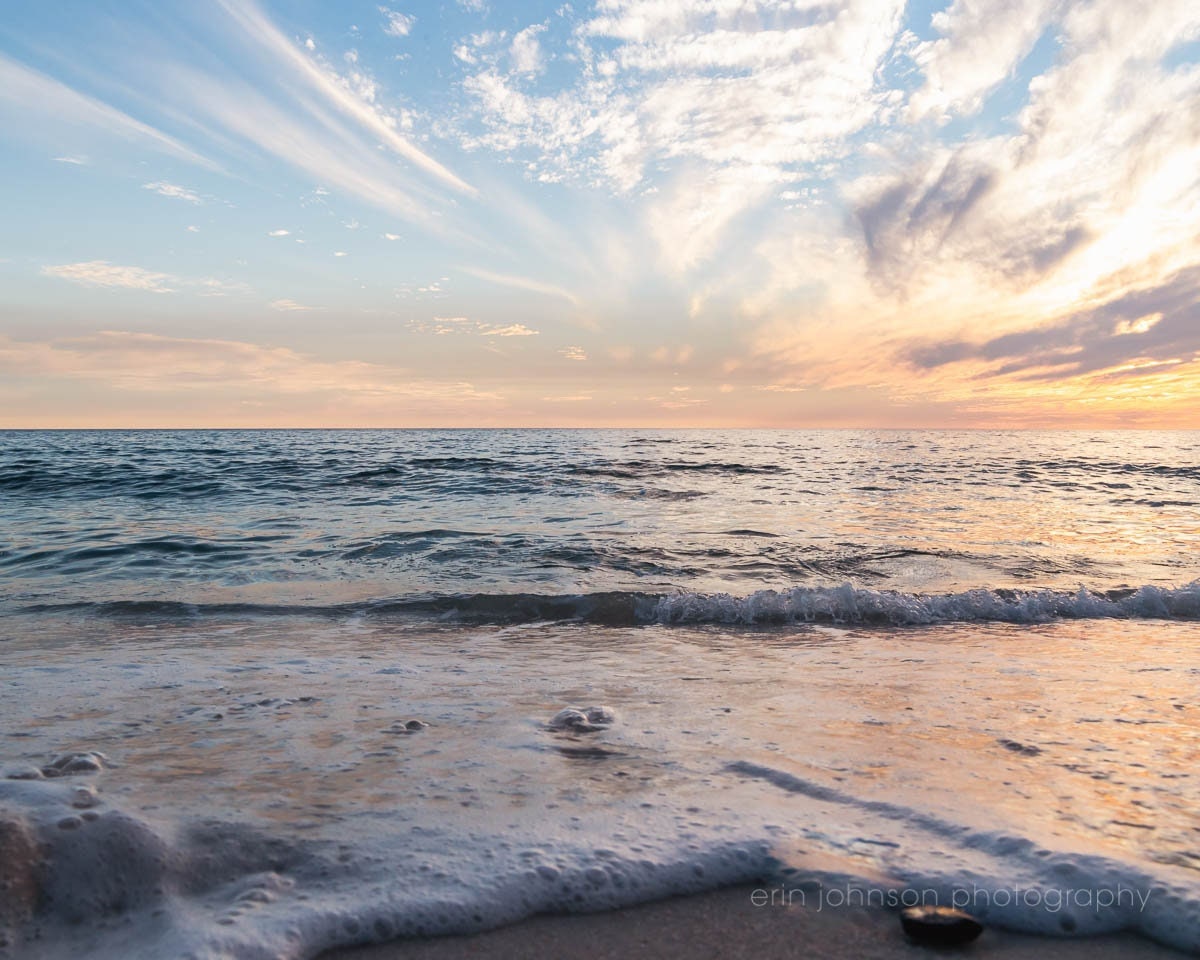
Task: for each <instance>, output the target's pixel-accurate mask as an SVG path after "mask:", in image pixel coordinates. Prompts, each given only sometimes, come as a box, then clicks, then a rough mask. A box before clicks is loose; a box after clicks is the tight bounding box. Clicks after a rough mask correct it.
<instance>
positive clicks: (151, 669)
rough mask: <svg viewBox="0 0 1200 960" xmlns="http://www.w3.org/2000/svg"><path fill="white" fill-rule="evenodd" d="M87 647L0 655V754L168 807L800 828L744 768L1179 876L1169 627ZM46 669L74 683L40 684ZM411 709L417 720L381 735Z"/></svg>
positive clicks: (1188, 787) (1176, 728) (409, 632)
mask: <svg viewBox="0 0 1200 960" xmlns="http://www.w3.org/2000/svg"><path fill="white" fill-rule="evenodd" d="M118 634H120V630H119V628H118ZM96 641H97V638H96V637H95V636H94V635H91V636H89V637H88V638H87V643H86V644H76V645H72V644H70V643H64V645H62V646H60V647H58V648H56V650H55V651H54V653H53V654H51V653H48V652H47V650H46V649H44V648H41V649H33V648H25V649H22V648H21V647H20V646H10V647H9V648H8V649H6V650H5V651H4V652H3V657H4V664H3V665H4V677H5V681H4V684H5V694H6V697H7V703H8V704H9V706H8V724H7V727H6V729H7V731H8V733H9V736H8V737H7V738H6V739H5V740H4V741H3V745H4V749H5V754H4V758H5V760H6V761H12V762H16V763H35V764H37V763H44V762H48V760H49V759H50V758H51V757H52V756H53V755H54V754H55V753H58V752H63V751H67V750H74V749H78V750H82V749H90V750H101V751H103V752H105V753H107V754H108V755H109V756H110V757H111V759H112V763H113V767H112V769H110V770H108V771H106V772H104V773H103V774H102V775H101V776H100V778H99V781H100V783H101V785H102V789H103V791H104V793H105V794H106V795H108V796H109V797H111V798H113V799H116V798H121V799H122V800H123V801H125V802H128V803H131V804H133V805H134V806H135V807H138V808H140V809H141V810H143V811H150V812H153V811H155V810H158V811H161V812H162V813H163V815H170V816H171V817H172V818H174V817H176V816H180V815H186V814H188V813H190V814H193V815H196V816H228V817H236V818H250V819H260V820H263V821H266V822H271V823H275V824H278V825H283V826H290V827H292V828H306V829H317V828H323V827H324V826H328V825H331V824H337V823H343V824H347V823H350V824H352V823H353V822H354V821H355V820H356V818H359V817H363V816H367V817H386V818H389V819H391V820H394V821H396V822H397V823H404V822H408V821H412V822H414V823H416V822H428V821H429V820H431V819H432V820H435V821H441V820H446V819H453V818H460V819H462V820H463V821H464V822H466V821H467V820H470V818H473V817H474V818H483V819H485V820H487V821H489V822H497V823H500V824H503V823H505V822H507V819H508V818H511V817H518V816H531V817H534V818H540V817H545V818H551V819H555V820H562V819H564V818H569V816H570V815H571V813H572V811H576V810H597V809H602V808H604V807H605V806H606V805H610V804H614V803H628V804H645V805H647V806H648V808H654V807H658V806H661V805H664V804H668V803H671V802H677V803H678V802H683V803H687V802H689V801H688V800H687V798H689V797H690V798H692V799H693V801H694V802H695V803H697V804H702V805H705V806H706V807H708V808H712V807H713V806H714V805H715V806H718V807H719V806H720V805H721V804H725V805H726V806H727V807H728V808H729V809H730V810H734V811H736V810H737V809H739V807H738V804H745V803H749V802H751V801H752V802H753V803H754V804H755V805H756V809H757V810H758V813H759V814H760V815H764V816H765V815H767V813H769V812H771V811H772V810H773V811H774V812H775V813H777V814H778V816H779V817H780V819H781V820H786V819H788V818H789V817H793V816H795V815H797V811H798V810H800V809H801V808H802V807H803V806H804V801H803V798H797V797H795V796H793V795H789V794H787V793H784V792H782V791H777V790H775V789H774V788H771V787H769V786H764V785H762V784H753V785H751V784H748V783H747V782H746V780H745V778H744V777H739V776H737V775H734V774H731V773H730V772H729V770H728V769H727V768H728V765H729V764H731V763H735V762H737V761H750V762H753V763H756V764H761V765H765V766H769V767H771V768H773V769H776V770H780V771H784V772H786V773H790V774H793V775H795V776H797V777H800V778H802V779H804V780H806V781H810V782H813V783H816V784H820V785H823V786H826V787H830V788H833V789H836V790H838V791H841V792H842V793H843V794H845V795H847V796H849V797H852V798H858V799H859V800H878V801H885V802H887V803H889V804H894V805H898V806H902V807H907V808H911V809H913V810H919V811H924V812H928V813H931V814H934V815H936V816H939V817H942V818H944V819H945V820H947V821H948V822H952V823H960V824H963V825H964V826H972V827H976V828H980V829H993V830H994V829H1000V830H1004V831H1009V832H1012V833H1014V834H1017V835H1021V836H1026V837H1028V838H1030V839H1033V840H1034V841H1035V842H1037V843H1042V844H1045V845H1047V846H1051V847H1053V848H1055V849H1079V850H1098V849H1107V850H1110V851H1116V852H1124V853H1125V854H1127V855H1134V856H1138V857H1146V858H1149V859H1156V860H1165V861H1168V862H1172V863H1176V864H1179V865H1181V866H1186V867H1189V868H1193V869H1195V868H1197V867H1200V852H1198V849H1200V848H1198V845H1197V843H1196V840H1195V837H1196V833H1195V831H1196V814H1195V803H1194V801H1195V796H1196V784H1195V780H1194V778H1195V776H1196V775H1197V774H1196V771H1197V768H1198V765H1197V761H1198V760H1200V716H1198V708H1197V706H1196V703H1195V691H1196V689H1197V687H1196V681H1197V677H1198V675H1200V672H1198V668H1196V667H1192V666H1189V664H1196V663H1200V656H1197V654H1200V636H1198V635H1197V632H1196V630H1195V627H1194V625H1191V624H1182V623H1171V622H1136V621H1103V620H1093V621H1080V622H1060V623H1053V624H1045V625H1039V626H1029V625H1024V626H1008V625H997V624H992V625H962V624H959V625H953V626H944V627H937V628H922V629H833V628H831V629H794V628H789V629H774V630H734V629H727V628H715V627H707V628H700V629H688V628H680V627H671V628H665V627H648V628H641V629H602V628H596V627H583V626H570V625H562V624H558V625H530V626H524V627H509V628H497V627H484V628H477V629H464V628H462V627H454V628H450V627H445V628H438V627H421V628H417V627H403V626H401V625H399V624H374V625H371V624H346V623H342V624H311V623H308V624H303V625H301V624H287V625H280V624H279V623H268V622H263V621H258V622H252V623H230V624H227V625H226V626H225V627H223V628H222V629H220V630H214V629H211V628H206V629H205V631H204V632H203V633H202V634H201V633H197V632H196V630H195V628H194V627H190V628H169V629H162V630H158V631H156V632H155V635H154V639H153V642H152V643H148V644H145V643H142V642H139V640H138V638H137V637H135V636H120V635H114V636H113V637H110V638H107V640H105V641H103V642H96ZM109 641H111V642H109ZM53 659H59V660H60V661H61V663H62V664H63V665H69V666H70V670H69V671H68V672H63V673H54V672H46V667H47V666H48V660H53ZM590 703H607V704H609V705H611V706H613V707H614V708H615V709H616V710H617V712H618V722H617V723H616V724H614V725H613V726H612V727H611V728H610V729H608V730H602V731H599V732H596V733H593V734H562V733H555V732H552V731H550V730H548V729H547V726H546V722H547V721H548V719H549V718H550V717H551V716H553V714H554V713H555V712H557V711H558V710H559V709H560V708H561V707H563V706H566V705H568V704H571V705H586V704H590ZM412 718H417V719H420V720H422V721H425V722H427V723H428V724H429V726H428V727H427V728H425V729H421V730H419V731H417V732H414V733H405V732H400V730H402V729H403V723H404V721H406V720H408V719H412ZM681 798H682V799H681ZM855 810H856V808H855V806H854V804H853V803H849V802H848V803H846V804H845V805H844V807H843V808H836V809H833V810H832V811H830V810H825V811H824V812H823V813H822V814H821V815H822V816H825V817H831V818H834V819H836V818H838V817H843V816H844V817H846V818H849V819H850V820H853V817H854V815H855ZM764 811H766V813H764Z"/></svg>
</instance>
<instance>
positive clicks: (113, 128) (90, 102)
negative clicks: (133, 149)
mask: <svg viewBox="0 0 1200 960" xmlns="http://www.w3.org/2000/svg"><path fill="white" fill-rule="evenodd" d="M0 106H3V107H4V108H5V109H7V110H8V111H11V112H13V113H22V114H26V115H27V116H28V117H29V118H30V119H31V120H32V121H33V122H34V123H35V124H36V127H38V128H42V127H46V126H47V125H48V124H49V123H50V122H53V121H65V122H67V123H71V124H78V125H81V126H84V127H87V128H90V129H91V130H92V131H93V132H98V133H101V134H103V135H105V136H109V137H118V138H120V139H123V140H127V141H130V142H133V143H137V144H140V145H142V146H148V147H152V148H153V149H155V150H157V151H159V152H161V153H167V154H170V155H171V156H174V157H176V158H178V159H181V160H187V161H188V162H190V163H194V164H197V165H199V166H202V167H207V168H209V169H219V168H218V167H217V165H216V164H214V163H213V162H212V161H211V160H208V159H207V158H205V157H202V156H201V155H200V154H198V153H196V152H195V151H194V150H192V149H190V148H189V147H186V146H184V145H183V144H182V143H180V142H179V141H178V140H176V139H175V138H174V137H170V136H168V135H167V134H165V133H163V132H162V131H160V130H156V129H155V128H154V127H151V126H149V125H148V124H145V123H142V122H141V121H140V120H135V119H134V118H133V117H131V116H129V115H128V114H126V113H122V112H121V111H120V110H117V109H115V108H114V107H110V106H109V105H108V104H106V103H103V102H101V101H100V100H97V99H95V98H94V97H89V96H86V95H85V94H82V93H78V92H76V91H75V90H72V89H71V88H70V87H68V86H67V85H66V84H63V83H60V82H59V81H57V80H54V79H52V78H50V77H47V76H46V75H45V74H42V73H39V72H38V71H36V70H33V69H31V68H29V67H26V66H24V65H23V64H20V63H17V62H16V61H15V60H10V59H8V58H7V57H5V56H4V55H3V54H0ZM64 162H72V161H70V160H67V161H64Z"/></svg>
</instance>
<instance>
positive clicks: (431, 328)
mask: <svg viewBox="0 0 1200 960" xmlns="http://www.w3.org/2000/svg"><path fill="white" fill-rule="evenodd" d="M408 326H409V328H410V329H412V330H414V331H415V332H417V333H429V334H434V335H435V336H446V335H447V334H475V335H478V336H481V337H536V336H537V335H538V331H536V330H531V329H530V328H529V327H527V326H525V325H524V324H523V323H510V324H504V325H501V324H494V323H482V322H480V321H478V320H472V319H471V318H470V317H434V318H433V320H432V321H426V320H410V321H409V324H408Z"/></svg>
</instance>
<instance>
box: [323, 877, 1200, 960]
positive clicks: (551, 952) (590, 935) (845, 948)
mask: <svg viewBox="0 0 1200 960" xmlns="http://www.w3.org/2000/svg"><path fill="white" fill-rule="evenodd" d="M753 889H755V888H754V887H749V886H746V887H734V888H729V889H726V890H718V891H715V892H713V893H706V894H700V895H697V896H691V897H677V898H673V899H670V900H661V901H659V902H657V903H649V904H643V905H641V906H637V907H630V908H627V909H624V910H615V911H612V912H609V913H592V914H581V915H573V916H540V917H533V918H532V919H530V920H526V921H525V922H523V923H519V924H516V925H515V926H511V927H505V928H502V929H500V930H493V931H490V932H488V933H481V934H475V935H472V936H456V937H434V938H428V939H420V940H405V941H396V942H393V943H386V944H380V945H375V946H368V947H358V948H353V949H343V950H334V951H330V952H328V953H325V954H322V956H321V960H467V958H480V957H483V958H488V960H561V958H563V957H569V956H583V957H587V960H627V958H642V957H645V958H654V960H674V958H680V960H742V958H745V960H775V958H779V960H784V958H789V960H791V958H797V957H819V958H822V960H826V958H828V960H894V958H895V960H924V958H935V957H956V956H959V957H976V958H979V960H985V958H986V960H991V958H996V960H1130V958H1134V960H1143V958H1144V960H1179V958H1180V957H1182V956H1184V954H1181V953H1177V952H1176V951H1174V950H1169V949H1167V948H1166V947H1161V946H1159V945H1157V944H1155V943H1152V942H1150V941H1148V940H1145V939H1143V938H1141V937H1138V936H1135V935H1134V934H1131V933H1121V934H1113V935H1108V936H1103V937H1092V938H1077V939H1061V940H1060V939H1047V938H1043V937H1031V936H1024V935H1021V934H1015V933H1008V932H1006V931H1002V930H992V929H988V930H985V931H984V933H983V935H982V936H981V937H980V938H979V939H978V940H976V941H975V942H974V943H973V944H970V945H969V946H967V947H963V948H957V949H933V948H928V947H922V946H918V945H916V944H913V943H911V942H910V941H909V940H907V939H906V938H905V936H904V934H903V933H902V931H901V929H900V921H899V918H898V916H897V915H896V914H894V913H890V912H888V911H885V910H877V909H865V908H850V909H846V908H843V909H831V908H825V909H823V910H817V909H815V908H813V907H802V906H791V907H783V906H762V907H756V906H754V905H753V904H752V903H751V902H750V893H751V891H752V890H753Z"/></svg>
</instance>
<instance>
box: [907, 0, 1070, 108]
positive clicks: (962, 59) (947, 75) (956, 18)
mask: <svg viewBox="0 0 1200 960" xmlns="http://www.w3.org/2000/svg"><path fill="white" fill-rule="evenodd" d="M1065 5H1066V4H1065V0H1007V2H1005V3H1002V4H979V3H973V2H971V0H954V2H953V3H952V4H951V5H950V6H949V7H948V8H947V9H945V10H942V11H940V12H938V13H935V14H934V15H933V20H932V24H933V27H934V29H935V30H937V32H938V33H939V34H941V36H940V37H939V38H938V39H936V40H929V41H926V42H924V43H920V44H918V45H917V46H916V47H915V49H914V50H913V53H912V56H913V59H914V60H915V61H916V63H917V64H918V66H919V67H920V69H921V72H922V73H923V74H924V76H925V83H924V85H923V86H922V87H921V88H920V89H919V90H917V91H916V92H915V93H914V94H913V96H912V98H911V100H910V101H909V115H910V116H911V117H913V118H920V117H921V116H924V115H926V114H929V113H933V114H937V115H939V116H941V115H945V114H948V113H950V112H954V113H968V114H969V113H975V112H976V111H978V110H979V109H980V108H981V107H982V106H983V102H984V99H985V97H986V95H987V94H988V93H989V92H990V91H992V90H993V89H995V88H996V87H997V86H998V85H1000V84H1001V83H1002V82H1004V81H1005V80H1007V79H1009V78H1010V77H1011V75H1012V71H1013V69H1014V67H1015V66H1016V65H1017V63H1018V61H1019V60H1020V59H1021V58H1022V57H1024V56H1025V55H1026V54H1027V53H1029V51H1030V50H1031V49H1032V48H1033V45H1034V43H1035V42H1036V41H1037V40H1038V38H1039V37H1040V36H1041V35H1042V33H1043V32H1044V31H1045V30H1046V29H1047V28H1048V26H1049V25H1050V23H1051V22H1052V21H1053V20H1054V19H1055V18H1056V17H1057V16H1058V15H1059V14H1060V13H1061V12H1062V10H1063V8H1064V7H1065Z"/></svg>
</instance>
